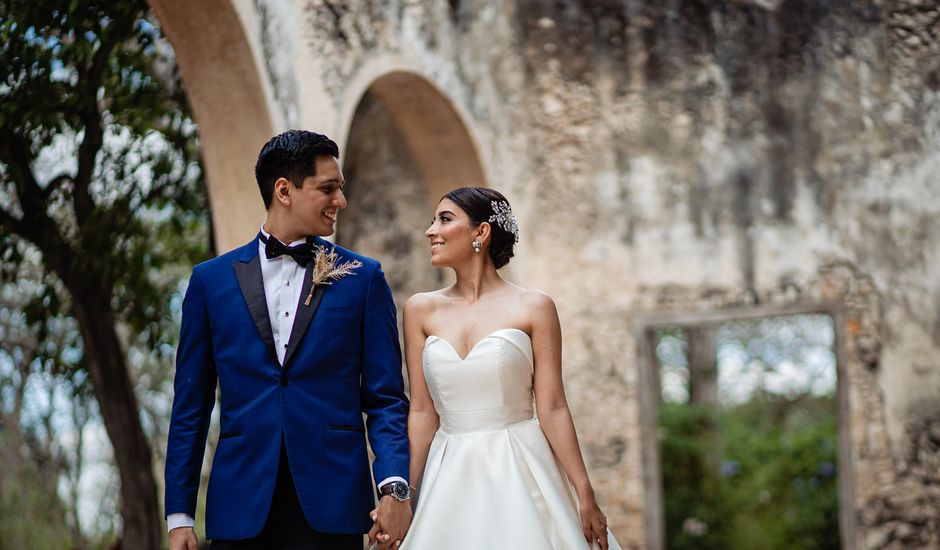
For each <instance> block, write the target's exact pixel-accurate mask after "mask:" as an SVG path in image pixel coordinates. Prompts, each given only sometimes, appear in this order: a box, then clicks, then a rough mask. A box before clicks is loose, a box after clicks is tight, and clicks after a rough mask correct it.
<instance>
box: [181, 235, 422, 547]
mask: <svg viewBox="0 0 940 550" xmlns="http://www.w3.org/2000/svg"><path fill="white" fill-rule="evenodd" d="M261 233H262V234H263V235H264V236H265V237H267V238H269V239H271V238H273V237H271V235H270V234H268V232H267V231H265V230H264V226H263V225H262V226H261ZM304 242H306V239H300V240H297V241H294V242H292V243H290V244H289V245H288V246H295V245H298V244H303V243H304ZM258 256H259V257H260V259H261V280H262V281H263V282H264V300H265V302H266V303H267V306H268V319H270V320H271V332H272V334H273V335H274V349H275V351H276V352H277V361H278V363H280V364H281V366H284V355H285V354H286V353H287V343H288V342H290V333H291V330H292V329H293V328H294V316H295V315H296V313H297V304H298V302H299V300H300V290H301V287H302V286H303V283H304V274H305V273H306V268H305V267H304V266H301V265H300V264H298V263H297V262H296V261H295V260H294V259H293V258H292V257H290V256H288V255H287V254H282V255H280V256H278V257H276V258H270V259H269V258H268V257H267V255H266V254H265V251H264V242H263V241H262V240H261V239H258ZM392 481H401V482H404V481H405V480H404V479H403V478H401V477H398V476H393V477H389V478H386V479H383V480H382V482H381V483H379V489H381V488H382V487H383V486H384V485H385V484H387V483H391V482H392ZM166 524H167V530H168V531H172V530H173V529H176V528H177V527H193V526H194V525H195V524H196V522H195V520H194V519H193V518H192V517H190V516H189V514H184V513H176V514H170V515H169V516H167V517H166Z"/></svg>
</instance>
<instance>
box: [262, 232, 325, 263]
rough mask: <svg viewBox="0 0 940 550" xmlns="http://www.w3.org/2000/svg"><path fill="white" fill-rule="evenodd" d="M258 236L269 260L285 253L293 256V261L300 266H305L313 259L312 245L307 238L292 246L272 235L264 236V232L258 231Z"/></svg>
mask: <svg viewBox="0 0 940 550" xmlns="http://www.w3.org/2000/svg"><path fill="white" fill-rule="evenodd" d="M258 238H259V239H261V242H263V243H264V255H265V256H267V257H268V259H269V260H270V259H271V258H277V257H278V256H281V255H283V254H287V255H288V256H290V257H291V258H293V259H294V261H295V262H297V263H298V264H300V266H301V267H306V266H307V264H308V263H310V260H312V259H313V246H311V244H310V241H309V240H308V241H307V242H303V243H301V244H295V245H294V246H287V245H286V244H284V243H282V242H281V241H279V240H277V239H275V238H274V237H266V236H265V235H264V233H259V234H258Z"/></svg>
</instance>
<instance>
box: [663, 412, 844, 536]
mask: <svg viewBox="0 0 940 550" xmlns="http://www.w3.org/2000/svg"><path fill="white" fill-rule="evenodd" d="M660 426H661V428H662V432H663V439H662V446H661V457H662V475H663V490H664V500H665V504H664V507H665V524H666V546H667V548H669V549H671V550H684V549H697V550H702V549H710V548H715V549H718V548H721V549H735V548H740V549H742V550H743V549H752V548H762V549H769V550H774V549H780V550H784V549H787V550H789V549H794V550H795V549H801V550H803V549H809V550H814V549H819V550H823V549H837V548H839V526H838V505H837V502H838V500H837V492H836V475H835V473H836V467H835V464H836V418H835V403H834V398H833V397H831V396H827V397H814V396H811V395H804V396H802V397H799V398H797V399H787V398H784V397H781V396H779V395H774V394H770V393H759V394H758V395H756V396H755V397H754V398H753V399H752V400H750V401H749V402H746V403H743V404H741V405H736V406H729V407H726V408H724V409H719V410H717V411H716V410H709V409H707V408H704V407H697V406H694V405H689V404H679V403H664V404H663V406H662V409H661V411H660ZM718 439H720V444H719V445H718V447H717V449H718V450H719V451H720V455H718V456H717V460H716V459H712V458H710V454H711V453H715V449H716V447H715V446H714V445H715V441H716V440H718Z"/></svg>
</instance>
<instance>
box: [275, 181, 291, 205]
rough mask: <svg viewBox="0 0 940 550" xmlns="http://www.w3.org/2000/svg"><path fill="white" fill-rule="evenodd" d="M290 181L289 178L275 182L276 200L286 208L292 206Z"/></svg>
mask: <svg viewBox="0 0 940 550" xmlns="http://www.w3.org/2000/svg"><path fill="white" fill-rule="evenodd" d="M290 186H291V185H290V181H288V180H287V178H277V180H276V181H275V182H274V200H276V201H278V202H280V203H281V204H283V205H284V206H287V205H289V204H290Z"/></svg>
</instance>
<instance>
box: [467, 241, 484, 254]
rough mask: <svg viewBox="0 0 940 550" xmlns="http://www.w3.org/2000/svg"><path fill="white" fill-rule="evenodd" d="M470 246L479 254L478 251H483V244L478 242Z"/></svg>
mask: <svg viewBox="0 0 940 550" xmlns="http://www.w3.org/2000/svg"><path fill="white" fill-rule="evenodd" d="M470 246H472V247H473V251H474V252H480V250H483V243H481V242H480V241H473V243H472V244H471V245H470Z"/></svg>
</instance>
